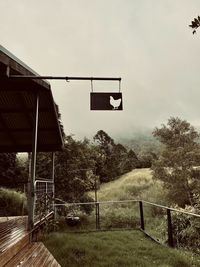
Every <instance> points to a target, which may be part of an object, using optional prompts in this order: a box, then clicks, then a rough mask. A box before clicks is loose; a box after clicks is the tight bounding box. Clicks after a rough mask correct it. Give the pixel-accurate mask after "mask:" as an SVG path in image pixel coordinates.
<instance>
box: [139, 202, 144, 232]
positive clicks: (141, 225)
mask: <svg viewBox="0 0 200 267" xmlns="http://www.w3.org/2000/svg"><path fill="white" fill-rule="evenodd" d="M139 206H140V227H141V229H142V230H144V214H143V203H142V201H139Z"/></svg>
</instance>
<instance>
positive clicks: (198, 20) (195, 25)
mask: <svg viewBox="0 0 200 267" xmlns="http://www.w3.org/2000/svg"><path fill="white" fill-rule="evenodd" d="M199 26H200V16H198V17H197V18H194V20H193V21H192V22H191V25H189V27H191V28H192V29H193V32H192V33H193V34H195V33H196V30H197V29H198V28H199Z"/></svg>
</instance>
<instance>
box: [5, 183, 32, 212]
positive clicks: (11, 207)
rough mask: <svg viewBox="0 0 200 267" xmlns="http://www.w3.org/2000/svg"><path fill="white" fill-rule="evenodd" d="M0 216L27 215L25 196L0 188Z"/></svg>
mask: <svg viewBox="0 0 200 267" xmlns="http://www.w3.org/2000/svg"><path fill="white" fill-rule="evenodd" d="M0 213H1V216H20V215H24V214H26V213H27V201H26V196H25V195H24V194H23V193H21V192H17V191H15V190H13V189H5V188H0Z"/></svg>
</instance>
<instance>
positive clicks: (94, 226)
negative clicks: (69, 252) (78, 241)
mask: <svg viewBox="0 0 200 267" xmlns="http://www.w3.org/2000/svg"><path fill="white" fill-rule="evenodd" d="M137 205H138V203H137V201H126V202H125V201H121V202H120V201H110V202H90V203H66V204H56V205H55V212H56V218H57V219H58V220H59V221H61V222H62V224H63V228H65V230H68V231H74V230H75V231H77V230H79V231H85V230H92V231H93V230H114V229H122V228H123V229H134V228H137V227H139V225H140V217H139V212H138V207H137Z"/></svg>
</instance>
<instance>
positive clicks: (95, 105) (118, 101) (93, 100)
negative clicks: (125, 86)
mask: <svg viewBox="0 0 200 267" xmlns="http://www.w3.org/2000/svg"><path fill="white" fill-rule="evenodd" d="M90 109H91V110H123V106H122V93H90Z"/></svg>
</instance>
